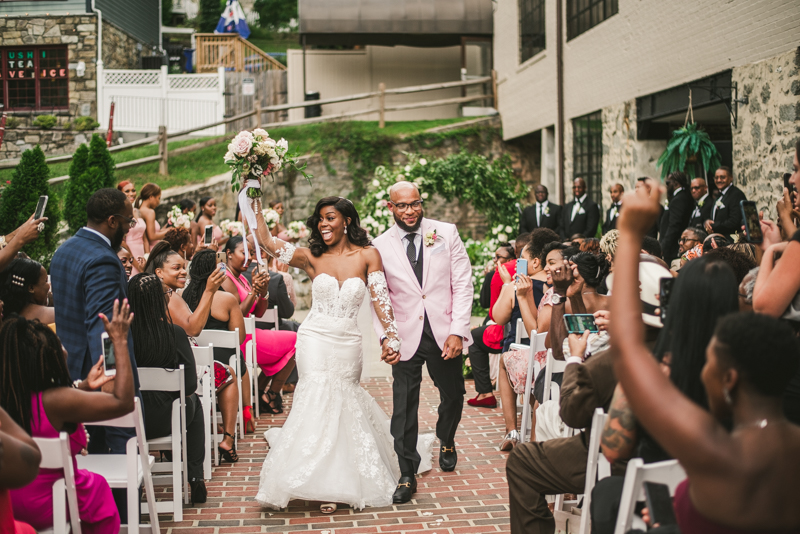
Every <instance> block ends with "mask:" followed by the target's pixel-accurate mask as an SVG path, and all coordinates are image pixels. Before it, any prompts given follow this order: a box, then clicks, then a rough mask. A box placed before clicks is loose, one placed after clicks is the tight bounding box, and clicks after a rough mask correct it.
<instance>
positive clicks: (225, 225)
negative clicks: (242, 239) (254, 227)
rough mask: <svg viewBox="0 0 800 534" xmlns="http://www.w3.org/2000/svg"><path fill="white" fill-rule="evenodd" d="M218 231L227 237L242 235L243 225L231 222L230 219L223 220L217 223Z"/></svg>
mask: <svg viewBox="0 0 800 534" xmlns="http://www.w3.org/2000/svg"><path fill="white" fill-rule="evenodd" d="M219 229H220V230H222V233H223V234H225V235H227V236H229V237H236V236H237V235H244V225H243V224H242V223H240V222H239V221H231V220H230V219H225V220H224V221H222V222H221V223H219Z"/></svg>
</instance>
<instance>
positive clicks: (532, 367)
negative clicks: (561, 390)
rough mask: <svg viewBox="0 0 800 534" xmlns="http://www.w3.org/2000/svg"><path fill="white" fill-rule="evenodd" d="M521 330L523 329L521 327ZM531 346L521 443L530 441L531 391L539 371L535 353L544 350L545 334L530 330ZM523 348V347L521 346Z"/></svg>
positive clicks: (521, 425) (526, 377) (523, 403)
mask: <svg viewBox="0 0 800 534" xmlns="http://www.w3.org/2000/svg"><path fill="white" fill-rule="evenodd" d="M522 329H523V330H524V329H525V327H524V326H523V328H522ZM530 339H531V346H530V348H529V351H530V352H529V353H528V373H527V374H526V375H525V395H524V398H523V401H522V422H521V423H520V431H519V433H520V436H521V437H522V440H523V441H530V439H531V431H532V429H531V424H532V422H533V420H532V419H533V415H532V414H531V391H532V390H533V383H534V381H535V380H536V376H537V375H538V374H539V371H540V370H541V369H540V368H539V364H538V363H536V358H535V356H536V353H537V352H541V351H543V350H545V349H546V347H545V344H544V343H545V340H546V339H547V332H545V333H543V334H537V333H536V330H531V334H530ZM523 346H524V345H523ZM545 391H547V390H545Z"/></svg>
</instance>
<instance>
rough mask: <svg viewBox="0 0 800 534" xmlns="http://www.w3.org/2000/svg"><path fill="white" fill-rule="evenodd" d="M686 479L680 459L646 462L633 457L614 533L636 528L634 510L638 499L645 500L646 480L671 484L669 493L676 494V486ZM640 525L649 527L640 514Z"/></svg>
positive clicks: (629, 463) (640, 526)
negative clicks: (644, 486) (644, 487)
mask: <svg viewBox="0 0 800 534" xmlns="http://www.w3.org/2000/svg"><path fill="white" fill-rule="evenodd" d="M685 479H686V471H684V470H683V467H681V464H679V463H678V460H667V461H665V462H656V463H652V464H645V463H644V461H643V460H642V459H641V458H633V459H631V460H630V461H629V462H628V469H627V471H625V483H624V484H623V485H622V497H621V498H620V501H619V513H618V515H617V525H616V527H615V528H614V534H624V533H625V532H628V531H629V530H630V529H631V528H634V525H633V522H634V515H633V510H634V508H635V507H636V501H643V500H644V489H643V485H644V483H645V482H658V483H661V484H666V485H667V486H669V494H670V495H675V488H676V487H677V486H678V484H680V483H681V482H683V481H684V480H685ZM636 519H637V522H638V523H639V525H638V526H636V527H635V528H641V529H643V530H646V529H647V527H646V526H645V524H644V521H642V520H641V519H640V518H639V517H638V516H637V517H636Z"/></svg>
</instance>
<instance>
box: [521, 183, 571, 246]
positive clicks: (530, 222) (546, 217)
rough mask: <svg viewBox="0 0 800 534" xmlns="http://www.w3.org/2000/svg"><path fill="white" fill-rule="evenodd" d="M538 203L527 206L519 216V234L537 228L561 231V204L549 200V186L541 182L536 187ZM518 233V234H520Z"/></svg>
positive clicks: (558, 232) (535, 192)
mask: <svg viewBox="0 0 800 534" xmlns="http://www.w3.org/2000/svg"><path fill="white" fill-rule="evenodd" d="M533 191H534V195H536V203H535V204H533V205H532V206H528V207H527V208H525V211H523V212H522V214H520V216H519V234H526V233H529V232H533V231H534V230H536V229H537V228H549V229H551V230H553V231H554V232H555V233H557V234H560V233H561V206H559V205H558V204H553V203H552V202H550V201H549V200H547V195H548V192H547V188H546V187H545V186H543V185H541V184H539V185H537V186H536V187H535V188H534V190H533ZM519 234H517V235H519Z"/></svg>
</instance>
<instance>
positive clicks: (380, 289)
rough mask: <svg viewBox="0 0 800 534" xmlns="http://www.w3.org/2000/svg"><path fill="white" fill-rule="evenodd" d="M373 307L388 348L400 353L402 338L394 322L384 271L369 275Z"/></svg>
mask: <svg viewBox="0 0 800 534" xmlns="http://www.w3.org/2000/svg"><path fill="white" fill-rule="evenodd" d="M367 287H368V288H369V294H370V299H371V300H372V306H373V307H374V308H375V314H376V315H377V316H378V320H379V321H380V322H381V324H382V325H383V333H384V335H385V336H386V338H387V339H388V340H389V341H388V346H389V348H390V349H392V350H393V351H395V352H400V337H399V336H398V335H397V324H395V322H394V311H393V310H392V301H391V300H390V299H389V286H388V285H386V276H385V275H384V274H383V271H373V272H371V273H369V274H368V275H367Z"/></svg>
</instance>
